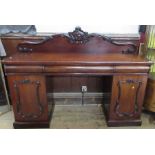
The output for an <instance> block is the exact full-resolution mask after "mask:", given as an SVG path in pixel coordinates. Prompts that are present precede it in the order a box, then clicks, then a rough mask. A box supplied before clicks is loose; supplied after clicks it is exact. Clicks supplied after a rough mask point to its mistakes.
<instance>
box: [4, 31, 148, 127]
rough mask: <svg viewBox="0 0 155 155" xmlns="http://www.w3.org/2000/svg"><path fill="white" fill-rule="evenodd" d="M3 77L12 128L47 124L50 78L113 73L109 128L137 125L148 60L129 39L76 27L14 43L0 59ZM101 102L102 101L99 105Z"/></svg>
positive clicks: (106, 110) (107, 118) (109, 74)
mask: <svg viewBox="0 0 155 155" xmlns="http://www.w3.org/2000/svg"><path fill="white" fill-rule="evenodd" d="M2 63H3V65H4V69H5V75H6V76H7V81H8V86H9V91H10V96H11V101H12V105H13V111H14V116H15V122H14V124H13V125H14V128H48V127H49V122H50V115H49V109H48V102H47V92H46V91H47V89H46V78H47V77H48V76H101V77H102V76H112V92H111V99H110V103H109V104H108V107H104V108H103V109H104V110H105V115H106V120H107V125H108V126H124V125H141V119H140V117H141V111H142V106H143V99H144V95H145V88H146V84H147V78H148V72H149V68H150V65H151V62H149V61H147V60H146V59H145V58H143V57H142V56H139V55H138V49H137V46H135V45H134V44H133V43H131V42H125V43H124V42H116V41H113V40H112V39H110V38H108V37H106V36H103V35H99V34H88V33H87V32H84V31H82V30H81V29H80V28H76V29H75V30H74V31H73V32H69V33H67V34H55V35H53V36H51V37H46V38H45V39H43V40H41V41H29V42H23V43H20V44H18V46H17V52H16V53H14V54H12V55H10V56H8V57H6V58H4V59H3V61H2ZM103 106H104V105H103Z"/></svg>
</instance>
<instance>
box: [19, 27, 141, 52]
mask: <svg viewBox="0 0 155 155" xmlns="http://www.w3.org/2000/svg"><path fill="white" fill-rule="evenodd" d="M17 50H18V51H20V52H64V53H73V52H74V53H75V52H82V53H102V54H103V53H109V54H110V53H123V54H137V52H138V47H137V45H135V44H134V43H133V42H130V41H114V40H113V39H111V38H109V37H107V36H105V35H100V34H96V33H91V34H89V33H88V32H84V31H83V30H82V29H81V28H80V27H76V28H75V30H74V31H73V32H68V33H67V34H65V33H62V34H55V35H52V36H50V37H45V38H44V39H43V40H41V41H26V42H23V43H20V44H18V46H17Z"/></svg>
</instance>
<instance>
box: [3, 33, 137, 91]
mask: <svg viewBox="0 0 155 155" xmlns="http://www.w3.org/2000/svg"><path fill="white" fill-rule="evenodd" d="M53 35H58V34H53V33H48V34H47V33H46V34H37V35H35V36H30V35H19V36H17V35H14V36H13V35H10V36H9V35H7V36H2V37H1V40H2V42H3V45H4V48H5V51H6V53H7V56H10V55H12V54H14V53H16V52H18V50H17V46H18V45H19V44H21V43H23V42H38V41H43V40H45V38H47V37H49V36H53ZM100 35H101V36H102V35H103V34H100ZM103 36H105V35H103ZM106 37H108V38H109V37H110V38H111V39H112V40H113V41H115V42H119V43H122V42H123V43H124V44H125V43H127V42H130V43H132V44H134V45H136V48H137V51H138V48H139V40H140V37H139V36H138V35H128V34H122V35H118V34H116V35H114V34H111V35H106ZM119 47H121V46H118V48H119ZM120 51H121V50H120ZM111 78H112V77H111V76H102V77H101V76H90V75H89V76H85V77H83V76H70V75H68V76H65V77H60V76H48V77H47V78H46V81H47V86H46V87H47V93H52V92H54V93H55V92H58V93H59V92H67V93H72V92H79V93H80V92H81V86H82V85H86V86H87V87H88V92H95V93H97V92H110V90H111Z"/></svg>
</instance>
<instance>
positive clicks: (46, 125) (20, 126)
mask: <svg viewBox="0 0 155 155" xmlns="http://www.w3.org/2000/svg"><path fill="white" fill-rule="evenodd" d="M49 126H50V123H49V122H14V123H13V127H14V129H35V128H49Z"/></svg>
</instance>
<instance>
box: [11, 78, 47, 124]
mask: <svg viewBox="0 0 155 155" xmlns="http://www.w3.org/2000/svg"><path fill="white" fill-rule="evenodd" d="M8 83H9V88H10V95H11V101H12V104H13V110H14V114H15V120H16V121H22V122H23V121H33V122H34V121H47V120H48V104H47V98H46V85H45V84H46V83H45V77H44V76H14V75H13V76H11V75H10V76H8Z"/></svg>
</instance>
